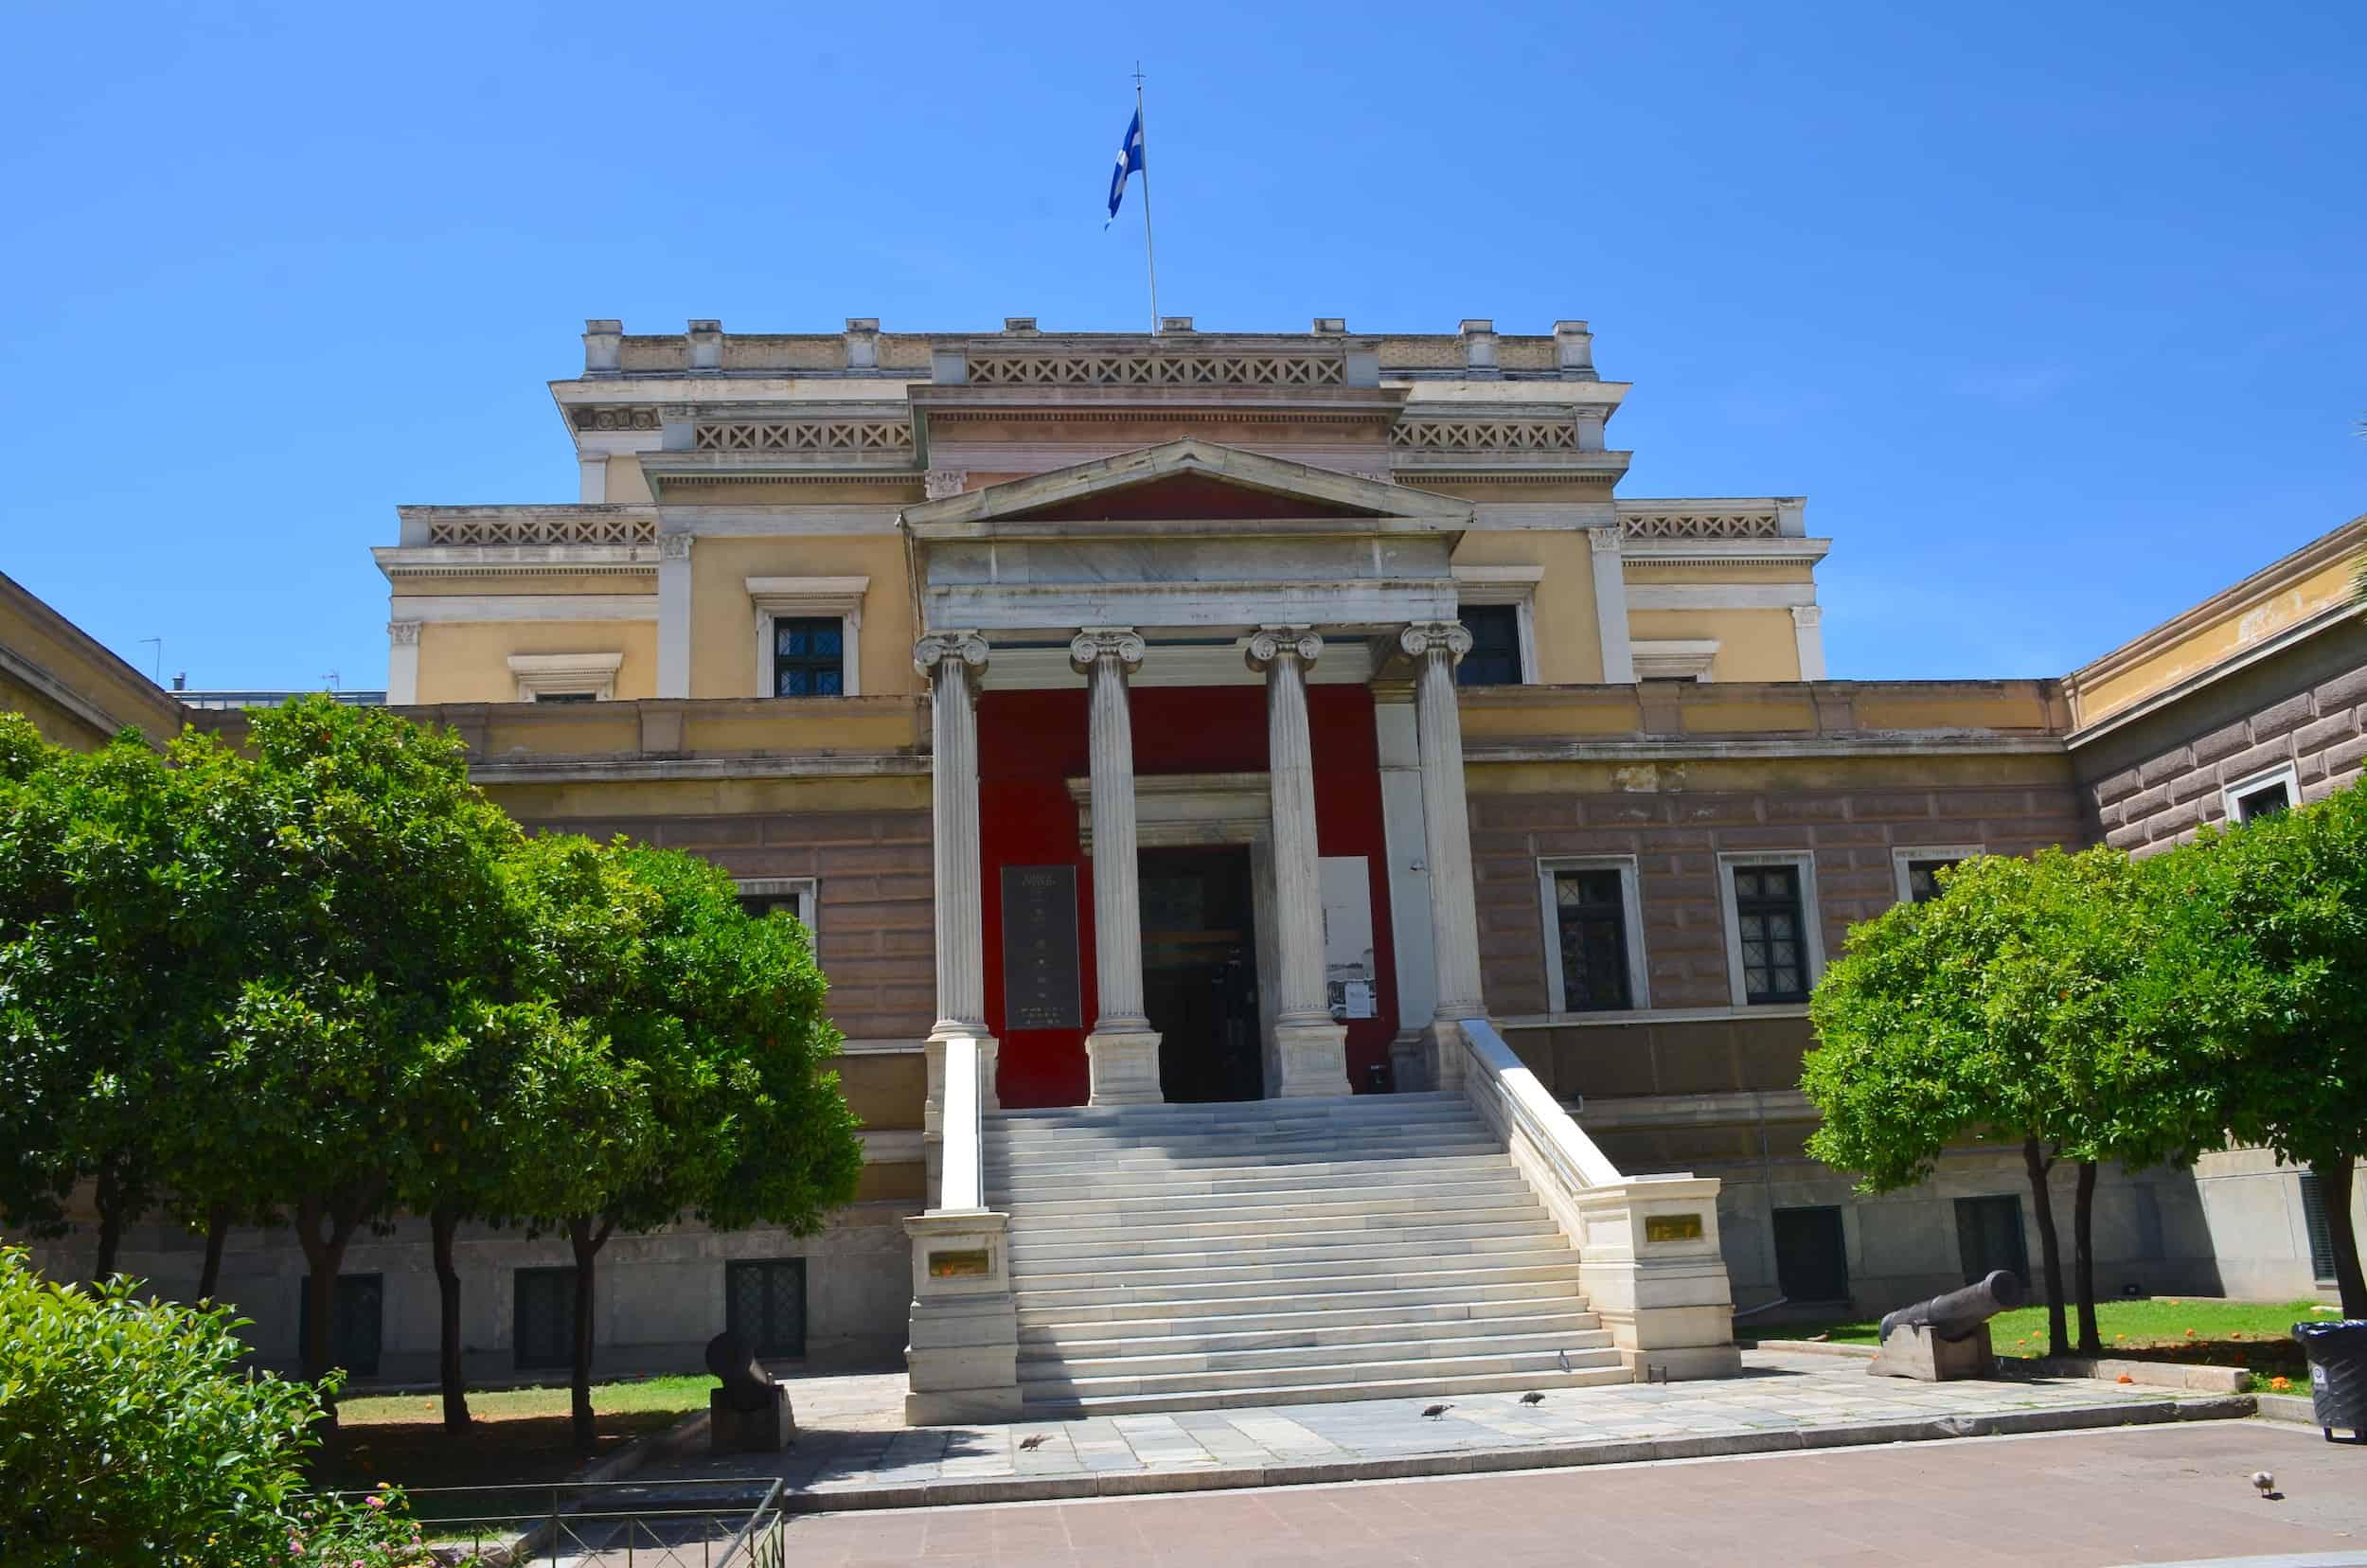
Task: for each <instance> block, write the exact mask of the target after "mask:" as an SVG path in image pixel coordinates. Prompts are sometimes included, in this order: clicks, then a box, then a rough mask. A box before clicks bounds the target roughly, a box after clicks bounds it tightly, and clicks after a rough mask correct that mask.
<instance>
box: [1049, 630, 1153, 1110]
mask: <svg viewBox="0 0 2367 1568" xmlns="http://www.w3.org/2000/svg"><path fill="white" fill-rule="evenodd" d="M1142 662H1143V639H1142V638H1141V637H1140V636H1139V635H1137V634H1136V633H1134V632H1133V631H1132V630H1131V629H1130V628H1128V627H1122V626H1089V627H1087V628H1085V630H1083V631H1082V632H1079V633H1077V637H1076V639H1075V640H1074V641H1073V642H1071V643H1070V644H1069V663H1070V664H1071V665H1072V666H1074V667H1075V668H1077V671H1078V672H1079V673H1081V674H1082V675H1083V676H1084V677H1085V686H1086V689H1087V693H1088V697H1089V701H1090V705H1091V709H1092V748H1093V824H1094V981H1095V987H1094V989H1095V991H1096V992H1097V993H1098V995H1099V997H1100V1003H1101V1010H1100V1015H1099V1016H1098V1017H1097V1018H1095V1020H1094V1026H1093V1033H1091V1034H1089V1035H1087V1036H1086V1037H1085V1058H1086V1060H1087V1061H1088V1062H1089V1063H1090V1064H1091V1068H1092V1082H1093V1094H1092V1096H1091V1099H1090V1101H1089V1103H1091V1104H1094V1105H1156V1104H1158V1103H1159V1102H1160V1101H1162V1100H1164V1099H1165V1098H1166V1096H1165V1095H1164V1094H1162V1093H1161V1092H1160V1088H1159V1036H1158V1035H1157V1034H1155V1033H1154V1032H1152V1030H1151V1027H1150V1020H1149V1019H1148V1018H1146V1017H1145V1016H1144V1015H1143V912H1142V904H1141V901H1140V900H1141V894H1140V893H1139V892H1138V891H1137V889H1138V887H1139V885H1140V882H1139V878H1138V877H1137V875H1136V871H1137V869H1138V867H1137V865H1136V863H1135V845H1134V721H1133V716H1132V714H1131V712H1130V710H1129V706H1128V702H1127V692H1126V678H1127V676H1128V674H1129V673H1130V672H1131V671H1132V670H1133V669H1134V668H1137V667H1138V666H1140V665H1141V663H1142Z"/></svg>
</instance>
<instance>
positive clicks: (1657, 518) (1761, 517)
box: [1619, 510, 1784, 539]
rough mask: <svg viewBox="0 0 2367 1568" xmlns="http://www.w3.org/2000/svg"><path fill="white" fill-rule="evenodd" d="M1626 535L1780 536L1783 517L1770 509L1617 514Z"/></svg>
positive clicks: (1638, 537)
mask: <svg viewBox="0 0 2367 1568" xmlns="http://www.w3.org/2000/svg"><path fill="white" fill-rule="evenodd" d="M1619 531H1620V534H1621V536H1622V537H1623V538H1627V539H1781V538H1782V537H1783V536H1784V528H1783V519H1782V518H1781V517H1779V516H1778V515H1777V514H1776V513H1775V512H1773V511H1732V512H1711V511H1669V512H1642V513H1630V512H1627V511H1624V510H1623V511H1622V512H1621V513H1620V514H1619Z"/></svg>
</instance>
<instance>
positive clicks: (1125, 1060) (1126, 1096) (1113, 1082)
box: [1085, 1029, 1167, 1105]
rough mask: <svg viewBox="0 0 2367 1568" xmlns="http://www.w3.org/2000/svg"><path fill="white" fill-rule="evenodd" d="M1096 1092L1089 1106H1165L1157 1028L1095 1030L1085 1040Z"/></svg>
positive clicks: (1092, 1095) (1089, 1100)
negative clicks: (1161, 1084)
mask: <svg viewBox="0 0 2367 1568" xmlns="http://www.w3.org/2000/svg"><path fill="white" fill-rule="evenodd" d="M1085 1060H1086V1062H1087V1064H1088V1066H1089V1067H1090V1069H1091V1073H1092V1078H1091V1081H1092V1084H1093V1093H1092V1094H1091V1096H1088V1097H1087V1099H1086V1101H1085V1103H1086V1104H1088V1105H1164V1104H1166V1098H1167V1096H1166V1094H1165V1092H1163V1091H1162V1090H1161V1089H1160V1087H1159V1033H1158V1031H1157V1030H1155V1029H1106V1030H1105V1029H1095V1031H1094V1032H1093V1033H1091V1034H1089V1035H1087V1036H1086V1037H1085Z"/></svg>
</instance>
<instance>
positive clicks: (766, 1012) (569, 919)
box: [512, 838, 863, 1449]
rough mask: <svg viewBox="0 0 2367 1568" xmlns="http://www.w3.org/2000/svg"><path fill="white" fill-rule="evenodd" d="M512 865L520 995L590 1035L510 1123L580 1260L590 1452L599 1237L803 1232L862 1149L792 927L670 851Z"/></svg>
mask: <svg viewBox="0 0 2367 1568" xmlns="http://www.w3.org/2000/svg"><path fill="white" fill-rule="evenodd" d="M512 868H513V877H514V882H513V891H514V892H515V894H516V896H517V897H518V898H519V900H521V901H522V902H523V903H524V904H525V906H526V907H527V908H529V909H531V910H533V911H535V917H534V918H533V919H532V920H530V922H529V924H528V929H530V930H531V931H532V932H534V933H535V934H536V935H535V937H534V939H533V940H532V942H531V943H530V944H529V953H528V954H527V957H528V963H527V989H528V990H529V992H530V993H532V994H535V995H538V996H543V997H547V998H548V999H549V1000H550V1001H551V1002H552V1003H553V1004H554V1005H555V1006H556V1007H557V1008H558V1010H559V1011H560V1012H561V1014H563V1015H564V1016H566V1017H567V1018H569V1019H572V1020H576V1021H579V1022H580V1023H581V1024H582V1025H585V1027H586V1029H587V1030H588V1031H589V1032H588V1034H587V1036H586V1037H585V1038H584V1040H583V1041H582V1042H580V1044H581V1045H582V1047H583V1054H582V1055H580V1056H578V1057H574V1058H572V1059H570V1060H569V1071H568V1073H567V1074H566V1076H565V1077H564V1078H561V1079H560V1080H559V1081H557V1082H555V1083H554V1084H553V1085H552V1090H553V1095H554V1106H552V1107H546V1108H544V1109H543V1110H542V1111H541V1112H540V1113H539V1114H535V1115H533V1116H532V1117H530V1118H525V1119H524V1120H522V1125H521V1128H520V1131H521V1134H522V1136H525V1137H526V1138H528V1139H530V1140H533V1144H534V1147H533V1151H532V1152H531V1153H529V1154H527V1155H525V1157H522V1158H521V1159H520V1161H519V1167H520V1169H521V1170H522V1171H523V1172H527V1173H531V1176H530V1179H532V1180H536V1181H540V1182H542V1183H543V1184H544V1185H543V1190H542V1191H540V1192H538V1193H534V1194H532V1195H531V1197H532V1199H533V1202H532V1204H531V1208H532V1212H533V1213H534V1215H535V1217H536V1219H537V1220H538V1221H540V1223H541V1224H542V1225H543V1226H544V1227H546V1228H551V1229H556V1230H558V1231H560V1232H561V1233H563V1234H564V1235H565V1236H566V1237H567V1238H568V1243H569V1246H570V1248H571V1250H572V1252H573V1254H574V1256H575V1264H576V1317H575V1324H574V1328H575V1354H574V1376H573V1387H574V1399H573V1411H574V1418H575V1434H576V1440H577V1443H578V1446H579V1447H582V1448H586V1449H588V1448H590V1446H591V1445H592V1442H593V1440H594V1437H595V1429H594V1420H593V1411H592V1402H591V1368H592V1339H593V1323H592V1303H593V1298H594V1293H595V1292H594V1282H595V1270H596V1266H597V1261H598V1257H599V1253H600V1250H601V1248H602V1247H604V1246H605V1245H606V1244H607V1242H608V1240H609V1238H611V1237H612V1236H614V1235H615V1234H616V1233H617V1232H618V1231H620V1230H621V1231H624V1232H627V1233H629V1234H630V1233H641V1232H648V1231H651V1230H656V1229H658V1228H661V1227H663V1226H665V1225H668V1224H672V1223H674V1222H676V1221H679V1220H680V1219H682V1218H683V1217H684V1216H685V1215H691V1216H694V1217H696V1218H699V1219H701V1220H703V1221H706V1222H707V1223H709V1224H711V1225H714V1226H717V1227H719V1228H732V1227H735V1226H741V1225H749V1224H757V1223H765V1224H774V1225H782V1226H786V1227H788V1228H790V1229H791V1230H792V1231H794V1232H797V1233H799V1234H805V1233H810V1232H811V1231H812V1230H814V1229H816V1228H818V1227H819V1226H820V1224H821V1222H822V1220H823V1217H824V1215H825V1214H826V1213H827V1212H828V1210H829V1209H830V1208H832V1207H835V1206H837V1205H839V1204H842V1203H845V1202H847V1201H848V1200H849V1199H851V1198H852V1197H853V1196H854V1190H855V1183H856V1179H857V1177H858V1175H859V1174H860V1171H861V1167H862V1158H863V1156H862V1147H861V1144H860V1143H859V1141H858V1140H857V1138H856V1135H855V1130H856V1123H855V1118H854V1115H853V1114H852V1113H851V1112H850V1111H849V1110H848V1109H847V1106H846V1103H845V1097H844V1096H842V1095H841V1094H840V1092H839V1088H838V1078H837V1075H836V1074H835V1073H833V1072H831V1071H829V1070H828V1060H829V1059H830V1057H831V1056H832V1055H833V1054H834V1053H835V1051H836V1050H837V1047H838V1033H837V1031H836V1030H835V1029H834V1028H833V1027H832V1026H831V1025H830V1024H829V1023H828V1019H827V1018H826V1016H825V1015H824V1012H823V998H824V990H825V987H824V983H823V979H822V975H821V971H819V970H818V969H816V968H815V966H814V962H813V955H812V953H811V951H810V948H809V946H808V944H807V941H806V937H805V934H804V931H803V929H802V928H801V927H799V926H798V925H797V924H796V922H795V921H793V920H792V919H789V918H786V917H768V918H763V919H752V918H749V917H748V916H747V915H746V914H745V913H744V912H743V911H742V910H741V909H740V907H739V900H738V899H737V897H736V896H735V894H734V890H733V888H732V884H731V882H730V880H729V879H728V878H726V877H725V876H724V875H723V874H722V873H721V871H720V870H718V869H717V868H716V867H714V866H713V865H711V864H707V863H706V862H704V861H701V860H697V859H694V858H692V857H690V856H687V855H682V854H677V853H674V852H671V851H667V850H661V849H651V848H647V847H643V846H630V845H621V844H620V845H619V846H615V847H612V848H601V847H599V846H594V845H592V844H589V843H587V842H586V841H583V840H580V839H559V838H554V839H544V840H539V841H537V842H535V843H534V844H532V845H530V846H527V847H526V848H525V850H524V851H522V852H521V853H520V854H519V855H518V856H516V857H514V858H513V861H512ZM595 1046H596V1051H595V1049H594V1047H595Z"/></svg>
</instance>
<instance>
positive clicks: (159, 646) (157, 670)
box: [140, 637, 165, 686]
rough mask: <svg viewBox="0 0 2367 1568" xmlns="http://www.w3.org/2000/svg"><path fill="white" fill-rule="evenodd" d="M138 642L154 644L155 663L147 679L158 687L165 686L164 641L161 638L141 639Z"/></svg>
mask: <svg viewBox="0 0 2367 1568" xmlns="http://www.w3.org/2000/svg"><path fill="white" fill-rule="evenodd" d="M140 641H141V642H142V643H154V644H155V645H156V663H155V666H154V667H153V668H152V669H151V671H150V673H149V677H148V678H149V679H150V680H151V681H153V682H155V683H156V684H157V685H158V686H163V685H164V684H165V639H164V638H162V637H142V638H141V639H140Z"/></svg>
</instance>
